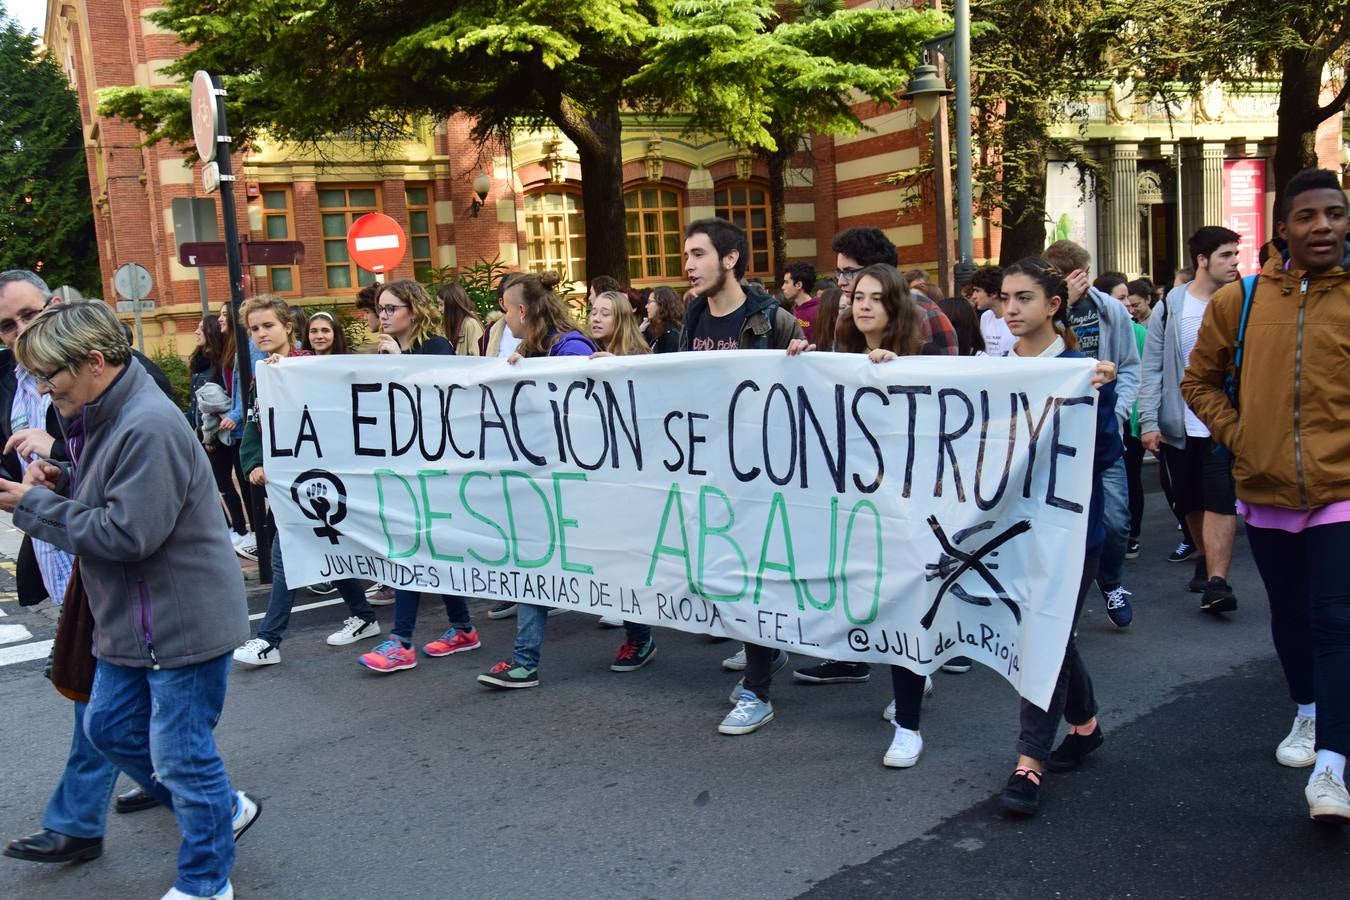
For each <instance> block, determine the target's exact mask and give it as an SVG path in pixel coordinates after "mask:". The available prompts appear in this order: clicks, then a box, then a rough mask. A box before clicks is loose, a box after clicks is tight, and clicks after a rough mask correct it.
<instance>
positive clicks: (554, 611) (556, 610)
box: [548, 606, 571, 619]
mask: <svg viewBox="0 0 1350 900" xmlns="http://www.w3.org/2000/svg"><path fill="white" fill-rule="evenodd" d="M570 612H571V610H570V609H563V608H562V607H561V606H554V607H550V608H549V611H548V617H549V618H550V619H551V618H553V617H554V616H561V615H562V614H563V613H570Z"/></svg>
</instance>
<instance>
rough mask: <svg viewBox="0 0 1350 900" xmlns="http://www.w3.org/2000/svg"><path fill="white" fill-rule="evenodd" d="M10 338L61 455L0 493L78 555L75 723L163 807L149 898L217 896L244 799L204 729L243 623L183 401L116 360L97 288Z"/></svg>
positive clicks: (213, 499) (249, 815)
mask: <svg viewBox="0 0 1350 900" xmlns="http://www.w3.org/2000/svg"><path fill="white" fill-rule="evenodd" d="M15 354H16V356H17V358H18V359H19V361H20V362H21V363H22V364H23V366H24V367H25V368H26V369H27V370H28V371H29V372H31V373H33V375H34V376H35V378H36V379H37V382H38V386H39V390H41V391H43V392H44V393H47V394H50V395H51V398H52V404H53V405H54V406H55V407H56V409H57V411H58V412H59V413H60V415H61V422H62V426H63V428H64V431H65V436H66V443H67V447H68V448H69V451H70V459H71V463H70V464H68V465H57V464H54V463H51V462H42V461H39V462H35V463H34V464H33V465H31V466H30V467H29V469H28V474H27V475H26V476H25V478H24V483H23V484H16V483H14V482H11V481H0V507H3V508H5V509H8V510H12V511H13V513H14V524H15V526H16V527H18V528H20V529H22V530H23V531H25V532H27V533H29V534H31V535H32V536H33V537H34V538H36V539H39V540H43V541H47V542H48V543H50V544H53V545H54V546H57V547H59V548H61V549H62V550H65V551H66V552H68V553H72V554H74V555H76V556H78V557H79V559H80V574H81V577H82V578H83V582H84V587H85V591H86V593H87V594H88V600H89V609H90V612H91V613H92V616H93V619H94V648H93V652H94V656H95V657H96V658H97V667H96V670H95V675H94V683H93V688H92V690H91V692H90V697H89V708H88V711H87V712H86V714H85V721H84V725H85V730H86V732H87V733H88V735H89V739H90V741H91V742H92V743H93V744H94V746H95V747H97V748H98V750H99V751H100V752H101V753H102V754H103V755H104V756H106V757H107V758H108V759H109V760H110V761H112V762H113V763H115V764H116V765H117V767H118V768H120V769H121V770H122V771H124V772H126V773H127V774H128V775H130V776H131V777H132V778H134V779H135V780H136V781H137V782H138V783H139V784H140V785H141V787H143V788H144V789H145V790H146V791H147V792H148V793H149V794H150V795H151V796H153V797H154V798H155V799H156V800H158V801H159V802H160V803H162V804H163V805H164V806H166V807H169V808H171V809H172V810H173V812H174V815H175V816H176V817H177V819H178V826H179V829H180V831H181V832H182V836H183V843H182V848H181V851H180V853H179V856H178V879H177V881H176V882H175V884H174V886H173V888H171V889H170V890H169V892H168V893H167V894H165V895H164V896H165V898H167V900H179V898H184V897H231V896H233V889H232V888H231V887H230V882H229V876H230V869H231V867H232V865H233V863H234V839H235V838H236V837H237V836H238V835H239V834H241V833H242V832H243V831H244V830H245V829H247V828H248V827H249V826H250V825H252V824H253V822H254V821H255V820H256V818H257V816H258V812H259V807H258V804H257V802H256V801H254V800H253V799H252V798H250V797H249V796H247V795H246V794H244V793H243V792H242V791H235V790H233V789H231V787H230V783H229V779H228V778H227V777H226V774H225V766H224V763H223V762H222V761H221V759H220V754H219V753H218V752H217V750H216V744H215V740H214V737H213V735H212V729H213V728H214V726H215V723H216V720H217V719H218V718H219V716H220V712H221V708H222V706H223V705H224V700H225V683H226V676H227V673H228V672H229V667H230V653H231V651H233V649H234V648H235V647H236V646H237V645H238V644H239V643H240V642H241V641H243V640H244V639H245V638H247V637H248V630H249V629H248V608H247V605H246V604H245V599H244V584H243V579H242V576H241V575H240V571H239V565H238V563H237V562H236V561H235V558H234V551H233V548H232V547H231V546H230V541H229V538H228V536H227V535H226V533H225V531H224V529H222V528H221V527H220V505H219V502H220V501H219V500H218V498H217V494H216V489H215V483H214V479H213V478H212V476H211V467H210V464H209V462H208V461H207V458H206V454H205V452H204V451H203V450H202V447H201V444H200V443H199V442H198V441H197V439H196V437H195V436H194V435H193V433H192V430H191V428H190V427H189V426H188V423H187V422H186V421H185V419H184V418H183V414H182V413H181V412H180V411H179V410H178V409H177V408H176V407H175V406H174V405H173V404H172V403H171V402H170V401H169V400H168V399H167V398H165V397H164V395H163V394H162V393H161V392H160V391H158V390H154V389H153V382H152V381H151V380H150V377H149V376H148V375H146V373H145V371H144V370H143V369H142V368H141V367H140V366H130V365H127V363H128V361H129V360H130V359H131V348H130V347H129V346H128V344H127V341H126V338H125V337H124V336H123V333H122V329H121V326H120V324H119V323H118V321H117V317H116V316H115V315H114V314H113V313H112V311H111V310H110V309H108V307H107V306H106V305H105V304H103V303H101V302H82V303H65V304H61V305H59V306H52V307H49V308H48V309H47V310H45V311H44V312H43V313H42V315H40V316H39V317H38V318H37V319H35V320H34V322H33V324H32V325H30V326H29V327H28V329H27V330H26V331H25V332H24V333H23V335H21V337H20V339H19V340H18V342H17V345H16V347H15Z"/></svg>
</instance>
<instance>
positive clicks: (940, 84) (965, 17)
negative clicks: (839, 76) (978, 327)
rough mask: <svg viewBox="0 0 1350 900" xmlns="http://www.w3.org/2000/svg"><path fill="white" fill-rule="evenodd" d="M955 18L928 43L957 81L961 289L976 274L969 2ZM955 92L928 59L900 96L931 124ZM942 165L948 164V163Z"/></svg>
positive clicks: (960, 1)
mask: <svg viewBox="0 0 1350 900" xmlns="http://www.w3.org/2000/svg"><path fill="white" fill-rule="evenodd" d="M952 17H953V18H954V19H955V29H954V30H953V31H952V33H951V34H947V35H943V36H941V37H938V38H934V39H933V40H932V41H929V42H928V46H929V47H932V48H933V49H941V50H942V51H943V52H944V55H950V57H951V59H950V63H951V68H952V70H953V72H954V75H955V79H956V91H955V94H956V254H957V262H956V287H957V290H960V289H961V288H962V287H964V286H965V285H966V284H967V283H969V281H970V278H971V276H972V275H973V274H975V254H974V249H973V241H972V236H971V228H972V226H973V224H974V219H975V210H974V202H973V199H972V196H971V193H972V192H971V150H970V144H971V135H970V0H955V4H954V6H953V9H952ZM948 45H949V46H950V52H949V53H948V52H947V51H948ZM952 93H953V91H952V89H951V88H949V87H947V83H946V81H945V80H944V79H943V78H942V76H940V75H939V74H938V71H937V67H936V66H934V65H932V64H931V63H929V62H928V61H927V59H925V61H924V63H923V64H922V65H919V66H918V67H916V68H915V70H914V77H913V78H912V79H911V80H910V82H909V87H908V89H907V90H906V91H905V93H904V94H902V95H901V96H903V97H906V98H907V99H909V100H910V101H911V102H912V103H913V104H914V112H915V114H916V115H918V117H919V118H920V119H922V120H924V121H925V122H929V121H932V119H933V117H934V116H935V115H937V111H938V107H939V106H940V105H941V104H942V102H943V101H944V100H945V99H946V98H947V97H948V96H950V95H951V94H952ZM939 162H940V163H945V160H941V161H939ZM944 202H945V199H944Z"/></svg>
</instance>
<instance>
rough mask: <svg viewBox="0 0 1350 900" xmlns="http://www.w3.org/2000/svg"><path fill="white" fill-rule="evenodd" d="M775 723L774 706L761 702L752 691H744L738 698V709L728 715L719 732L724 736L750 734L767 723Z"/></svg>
mask: <svg viewBox="0 0 1350 900" xmlns="http://www.w3.org/2000/svg"><path fill="white" fill-rule="evenodd" d="M771 721H773V704H772V703H770V702H769V701H768V700H761V699H759V697H757V696H755V694H754V693H753V692H751V691H747V690H742V691H741V692H740V694H739V696H737V697H736V708H735V709H733V710H732V711H731V712H729V713H727V716H726V718H725V719H723V720H722V724H721V725H718V726H717V730H718V731H719V732H721V733H722V734H749V733H750V732H752V731H757V730H758V729H759V727H760V726H761V725H763V724H765V723H766V722H771Z"/></svg>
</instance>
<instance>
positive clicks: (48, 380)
mask: <svg viewBox="0 0 1350 900" xmlns="http://www.w3.org/2000/svg"><path fill="white" fill-rule="evenodd" d="M64 371H66V370H65V369H57V370H56V371H54V372H52V373H51V374H49V375H40V374H38V373H37V372H34V373H33V380H34V381H36V382H37V383H38V386H39V387H43V386H45V387H46V388H47V390H49V391H50V390H51V389H52V380H53V379H55V378H56V376H57V375H60V374H61V373H62V372H64Z"/></svg>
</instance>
